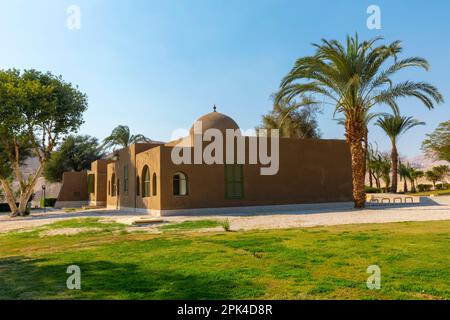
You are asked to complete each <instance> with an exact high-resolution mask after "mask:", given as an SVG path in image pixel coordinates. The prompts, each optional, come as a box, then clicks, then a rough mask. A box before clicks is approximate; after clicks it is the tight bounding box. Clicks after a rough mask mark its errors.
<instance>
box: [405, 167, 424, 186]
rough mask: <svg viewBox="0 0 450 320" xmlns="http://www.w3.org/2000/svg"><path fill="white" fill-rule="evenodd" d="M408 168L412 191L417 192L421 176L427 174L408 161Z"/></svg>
mask: <svg viewBox="0 0 450 320" xmlns="http://www.w3.org/2000/svg"><path fill="white" fill-rule="evenodd" d="M407 168H408V171H409V173H408V175H407V177H408V179H409V181H410V182H411V192H412V193H416V192H417V190H416V185H417V180H418V179H419V178H422V177H423V176H424V175H425V173H424V172H423V171H422V170H418V169H416V168H414V167H412V166H411V165H410V164H409V163H408V166H407Z"/></svg>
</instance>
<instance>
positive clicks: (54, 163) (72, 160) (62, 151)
mask: <svg viewBox="0 0 450 320" xmlns="http://www.w3.org/2000/svg"><path fill="white" fill-rule="evenodd" d="M103 156H104V152H103V150H102V148H101V147H100V144H99V142H98V139H97V138H94V137H91V136H82V135H79V136H75V135H70V136H68V137H67V138H65V139H64V141H63V142H62V143H61V145H60V147H59V148H58V150H57V151H55V152H53V153H52V155H51V156H50V159H49V160H48V162H47V163H46V165H45V169H44V177H45V179H46V180H48V181H50V182H60V181H61V180H62V176H63V173H64V172H66V171H82V170H87V169H90V167H91V163H92V162H93V161H95V160H98V159H100V158H102V157H103Z"/></svg>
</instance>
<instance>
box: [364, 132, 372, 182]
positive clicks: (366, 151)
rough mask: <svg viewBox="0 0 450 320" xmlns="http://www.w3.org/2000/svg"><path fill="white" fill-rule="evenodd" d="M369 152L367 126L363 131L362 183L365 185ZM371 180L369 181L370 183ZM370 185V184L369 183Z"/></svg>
mask: <svg viewBox="0 0 450 320" xmlns="http://www.w3.org/2000/svg"><path fill="white" fill-rule="evenodd" d="M368 152H369V130H367V127H366V129H365V131H364V185H366V174H367V154H368ZM369 180H371V177H370V172H369ZM371 182H372V181H370V183H371ZM370 186H371V187H372V184H370Z"/></svg>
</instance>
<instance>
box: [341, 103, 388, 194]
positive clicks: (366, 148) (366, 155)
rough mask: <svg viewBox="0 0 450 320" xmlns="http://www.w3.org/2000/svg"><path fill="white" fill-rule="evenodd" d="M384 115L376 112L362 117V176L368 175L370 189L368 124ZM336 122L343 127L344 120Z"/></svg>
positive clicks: (371, 182)
mask: <svg viewBox="0 0 450 320" xmlns="http://www.w3.org/2000/svg"><path fill="white" fill-rule="evenodd" d="M386 114H387V113H384V112H376V113H370V112H366V113H365V115H364V124H365V132H364V139H363V141H364V174H366V173H368V175H369V184H370V187H372V186H373V181H372V174H371V172H370V168H369V166H368V161H369V159H368V158H369V157H370V152H371V150H370V149H371V146H370V145H369V130H368V129H367V128H368V127H369V124H370V122H371V121H372V120H374V119H375V118H378V117H381V116H384V115H386ZM336 122H337V123H338V124H340V125H342V126H344V127H345V119H344V118H339V119H336Z"/></svg>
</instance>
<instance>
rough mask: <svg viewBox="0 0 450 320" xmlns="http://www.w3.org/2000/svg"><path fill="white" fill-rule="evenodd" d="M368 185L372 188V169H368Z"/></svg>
mask: <svg viewBox="0 0 450 320" xmlns="http://www.w3.org/2000/svg"><path fill="white" fill-rule="evenodd" d="M369 185H370V187H371V188H373V177H372V171H371V170H370V169H369Z"/></svg>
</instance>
